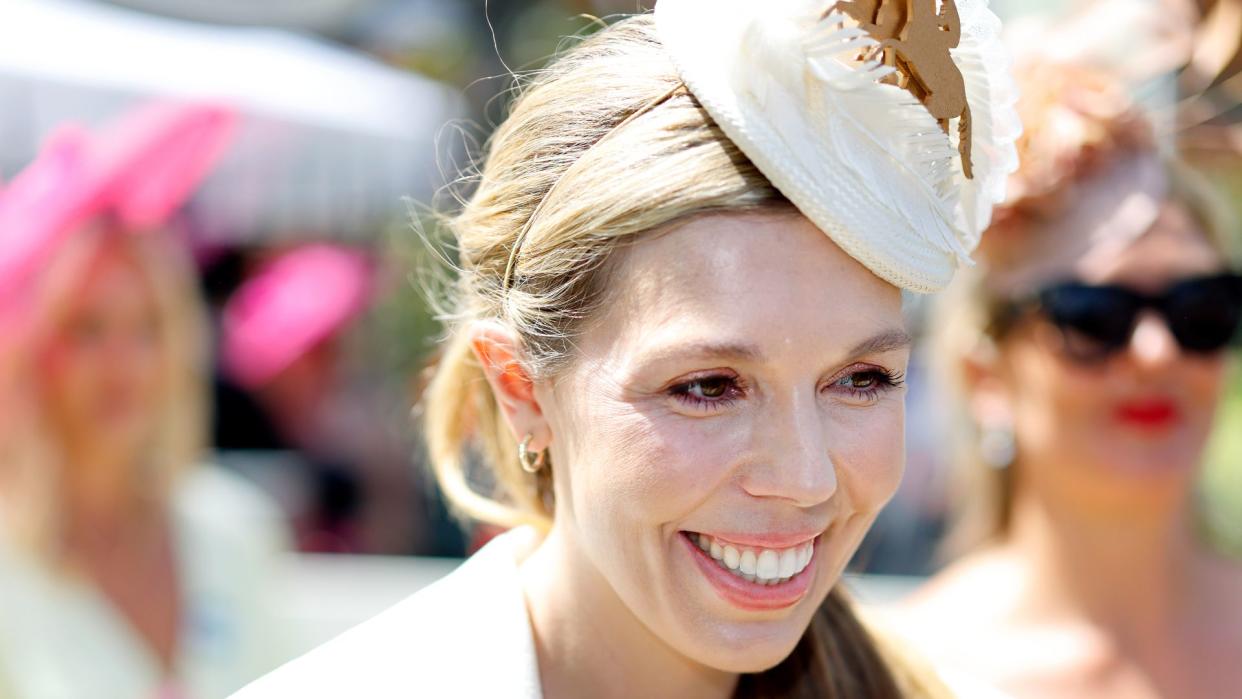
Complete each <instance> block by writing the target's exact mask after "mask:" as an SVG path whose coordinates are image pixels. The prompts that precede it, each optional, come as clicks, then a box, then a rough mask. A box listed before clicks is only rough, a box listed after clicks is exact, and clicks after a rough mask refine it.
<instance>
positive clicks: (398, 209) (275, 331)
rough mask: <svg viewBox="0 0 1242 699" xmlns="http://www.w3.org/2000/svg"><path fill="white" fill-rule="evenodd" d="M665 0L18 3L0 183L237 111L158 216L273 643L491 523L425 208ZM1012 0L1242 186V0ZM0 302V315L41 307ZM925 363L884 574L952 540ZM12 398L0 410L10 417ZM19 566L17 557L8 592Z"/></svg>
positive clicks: (2, 112)
mask: <svg viewBox="0 0 1242 699" xmlns="http://www.w3.org/2000/svg"><path fill="white" fill-rule="evenodd" d="M650 4H651V3H650V2H647V1H644V2H637V1H636V0H611V1H608V0H496V1H493V2H490V3H487V2H485V1H484V0H271V1H269V2H263V3H255V2H249V1H246V0H112V1H105V0H94V1H91V0H3V2H0V193H4V192H5V191H6V189H8V188H10V187H11V188H12V190H17V189H18V188H19V187H18V182H17V180H15V179H14V178H15V177H16V176H17V175H18V174H19V173H22V172H23V170H24V169H26V168H28V167H30V166H31V164H32V163H33V162H35V161H36V159H37V157H38V156H39V154H40V153H41V152H45V150H44V149H46V148H47V147H48V144H49V142H50V141H49V140H50V139H52V140H53V141H54V138H55V137H56V135H57V134H58V133H60V132H61V131H62V130H63V129H64V128H65V125H66V124H78V125H81V126H82V127H85V128H86V129H87V130H89V131H91V132H92V133H96V134H113V135H115V134H116V133H119V132H117V131H115V130H109V129H113V126H111V125H115V124H117V123H119V122H118V120H121V119H123V117H124V116H125V115H126V114H129V113H132V111H133V110H135V109H136V108H139V107H140V106H142V105H145V104H150V103H152V102H153V101H161V100H185V99H195V100H210V101H211V102H213V103H218V104H222V105H226V106H227V107H228V109H229V113H230V116H229V134H228V139H227V146H226V147H223V148H222V150H221V151H220V152H219V153H216V154H213V155H212V159H211V164H210V168H209V169H208V171H206V172H204V173H203V176H202V178H201V182H196V183H195V186H194V187H193V191H192V193H187V194H186V195H185V196H184V197H182V198H181V199H183V200H178V202H177V203H178V206H176V207H175V211H170V212H169V213H168V214H167V215H166V216H162V217H160V219H159V220H158V228H159V232H158V235H164V236H167V237H169V238H171V239H175V240H176V241H178V245H179V247H180V248H181V249H183V250H184V251H186V257H187V264H186V266H185V267H184V269H185V270H186V273H187V274H192V275H193V282H194V284H195V286H196V287H197V293H198V294H199V295H201V298H202V299H203V300H204V301H205V323H204V327H205V329H206V331H207V336H208V337H209V340H207V341H206V342H205V347H206V349H207V350H208V353H207V354H208V355H209V356H210V357H211V358H212V359H211V360H210V362H209V366H210V367H211V370H210V381H209V382H207V383H208V384H209V386H208V387H207V389H206V390H207V392H208V394H209V396H210V400H209V401H208V406H209V407H208V408H207V414H208V415H209V416H210V421H209V422H210V425H211V428H210V431H209V433H208V434H206V435H205V437H204V439H205V441H206V444H207V446H208V447H209V452H208V457H207V461H209V462H210V463H211V464H212V465H213V466H212V468H213V469H215V470H219V471H222V472H224V473H227V474H228V475H229V477H230V478H232V477H237V478H240V479H242V480H243V481H244V482H245V483H246V484H248V486H253V487H254V488H256V489H257V490H258V491H260V492H261V493H263V495H264V496H265V497H266V499H267V500H268V501H270V503H271V504H272V505H273V507H274V508H276V509H275V512H276V513H277V515H278V519H279V521H278V522H276V523H274V524H271V525H270V530H271V531H272V532H275V533H273V535H272V536H273V538H274V539H275V540H277V541H280V542H283V543H281V544H280V545H278V546H275V547H274V548H287V549H288V550H289V551H293V552H294V553H288V554H281V555H279V556H277V558H278V561H279V562H278V563H277V564H275V567H274V568H273V569H272V570H273V571H274V572H272V573H271V576H270V578H269V579H268V580H267V582H269V583H270V584H271V586H272V587H273V590H272V591H270V595H269V597H267V598H266V599H268V600H269V601H268V602H265V604H270V605H272V613H273V614H274V615H275V616H276V617H277V618H278V619H279V624H278V625H279V626H280V627H281V628H283V629H286V630H287V631H286V632H285V633H284V634H283V636H284V637H283V638H282V639H281V641H280V642H279V644H278V646H277V647H276V648H275V649H274V650H273V651H272V653H271V657H270V658H268V660H267V661H266V663H267V665H268V666H270V665H271V664H274V663H275V662H278V661H279V660H280V659H282V658H288V657H291V656H293V655H296V654H298V653H299V652H301V651H303V650H305V649H307V648H309V647H311V646H313V645H315V644H317V643H319V642H321V641H323V640H326V638H328V637H330V636H332V635H334V634H335V633H336V632H338V631H340V630H342V629H344V628H345V627H347V626H349V625H352V624H353V623H356V622H357V621H360V620H362V619H364V618H366V617H367V616H369V615H371V614H374V613H376V612H378V611H380V610H381V609H383V608H385V607H386V606H388V605H389V604H391V603H392V602H395V601H396V600H398V599H400V598H402V597H404V596H406V595H408V594H410V593H411V592H413V591H414V590H415V589H417V588H418V587H419V586H421V585H423V584H426V583H427V582H429V581H431V580H434V579H435V578H437V577H439V576H440V575H442V574H444V573H445V572H447V571H448V570H451V568H452V567H453V566H454V565H455V563H456V561H457V559H459V558H460V557H461V556H463V555H466V554H467V553H468V552H469V551H471V550H473V548H475V547H477V545H478V544H479V543H480V542H481V541H483V540H485V539H486V538H487V536H489V534H491V533H490V532H480V531H473V530H471V529H463V528H462V527H460V526H459V524H458V523H456V522H455V521H454V520H453V519H452V518H451V516H450V515H449V513H448V512H447V511H446V509H445V507H444V505H443V503H442V502H441V500H440V499H439V497H438V496H437V494H436V492H435V488H434V486H433V484H432V479H431V477H430V475H429V473H428V472H427V471H426V469H425V467H424V464H423V456H422V451H421V448H420V445H419V433H418V427H417V421H416V419H415V415H414V410H413V409H414V406H415V405H416V402H417V396H418V389H419V386H420V372H421V370H422V368H423V367H424V366H425V364H426V362H427V361H428V360H429V359H430V358H431V357H432V354H433V352H434V350H435V346H436V342H437V339H438V337H439V335H438V326H437V323H436V322H435V320H434V318H433V314H432V312H431V310H430V309H429V308H428V305H427V302H426V298H425V294H424V293H423V290H424V288H425V287H426V286H427V285H429V284H431V283H432V282H431V280H430V278H429V277H426V276H425V275H426V273H427V270H428V269H429V268H430V266H431V265H432V263H433V262H434V260H433V259H432V257H431V256H430V255H429V254H428V249H427V245H426V244H425V242H424V238H423V237H422V235H420V231H423V230H426V229H428V228H429V227H431V226H434V219H433V211H435V210H437V209H438V210H444V208H445V207H446V206H450V205H451V197H450V196H449V195H448V194H447V193H446V190H445V189H444V188H445V186H446V185H447V184H449V183H450V182H452V181H453V179H454V178H456V177H457V175H458V174H459V173H460V172H461V171H462V169H463V168H465V167H466V166H467V165H468V164H469V162H470V158H471V157H472V155H474V154H477V152H478V149H479V146H480V144H481V143H483V142H484V141H485V139H486V138H487V135H488V131H489V129H490V128H491V127H492V126H493V125H495V124H496V123H497V122H498V121H499V120H500V119H502V118H503V115H504V113H505V105H506V103H507V99H508V92H507V90H508V89H509V88H510V87H511V84H512V83H511V79H510V75H509V73H510V71H516V72H521V71H522V70H529V69H532V68H537V67H538V66H539V65H541V63H542V62H544V61H545V60H546V59H547V58H548V57H549V56H551V55H552V54H553V53H554V52H555V51H556V50H557V47H558V46H560V45H562V44H563V43H564V42H565V41H567V37H572V36H581V35H584V34H588V33H590V32H592V31H594V30H596V29H598V27H600V26H602V25H601V22H600V20H599V19H597V18H600V17H604V18H606V17H608V16H610V15H614V14H617V13H625V12H633V11H636V10H639V9H643V8H644V7H647V6H649V5H650ZM993 7H994V9H996V10H997V12H998V14H1000V15H1001V16H1002V18H1003V19H1005V20H1006V22H1007V23H1009V24H1008V32H1009V34H1010V35H1011V37H1012V41H1013V42H1014V45H1015V46H1020V45H1021V44H1022V42H1023V41H1024V37H1026V36H1042V35H1044V34H1042V33H1041V32H1045V31H1047V27H1048V26H1055V27H1058V29H1057V31H1058V32H1060V36H1063V37H1065V39H1064V45H1063V46H1060V49H1059V50H1063V52H1064V53H1065V54H1066V55H1072V54H1074V53H1075V52H1080V53H1084V54H1090V55H1091V57H1092V60H1096V61H1100V62H1103V63H1106V64H1109V65H1110V66H1112V67H1114V68H1116V69H1118V70H1120V71H1122V72H1124V73H1126V75H1127V78H1128V79H1129V80H1130V81H1131V85H1132V88H1133V90H1134V94H1135V96H1136V97H1137V99H1139V100H1140V101H1141V102H1142V103H1143V104H1145V105H1147V106H1148V108H1149V109H1150V110H1151V111H1152V113H1153V114H1154V115H1155V117H1156V118H1157V119H1158V120H1161V121H1160V123H1162V124H1163V126H1164V128H1163V129H1162V131H1161V134H1162V135H1161V137H1162V138H1164V139H1166V140H1167V141H1168V147H1169V148H1175V149H1177V150H1178V151H1179V152H1180V153H1181V154H1182V155H1183V157H1185V158H1186V159H1187V160H1189V161H1190V162H1191V163H1192V164H1193V165H1195V166H1196V167H1197V168H1199V169H1200V170H1201V171H1203V172H1205V173H1207V174H1208V175H1209V177H1210V180H1211V182H1212V184H1213V185H1214V186H1215V187H1217V188H1218V189H1219V190H1220V192H1221V193H1222V194H1224V195H1225V196H1226V197H1227V200H1228V201H1229V202H1231V203H1232V204H1233V205H1234V206H1236V205H1237V204H1238V202H1240V201H1242V126H1240V125H1239V123H1240V122H1242V108H1240V107H1239V106H1238V105H1239V103H1240V102H1242V78H1240V77H1239V72H1240V69H1242V58H1240V54H1239V51H1238V45H1239V40H1240V37H1242V9H1240V6H1239V4H1238V3H1235V2H1209V1H1207V0H1198V1H1197V2H1192V1H1189V0H1187V2H1173V1H1172V0H1167V1H1163V0H1150V1H1147V2H1145V1H1143V0H1128V1H1126V2H1120V1H1116V0H1094V1H1092V2H1082V1H1079V2H1069V1H1068V0H1065V1H1064V2H1049V1H1047V0H1040V1H1039V2H1036V1H1035V0H1004V1H997V2H994V3H993ZM1093 13H1094V14H1093ZM1104 17H1109V18H1114V19H1115V18H1118V17H1122V18H1124V21H1122V22H1116V24H1119V25H1124V27H1121V26H1105V25H1106V24H1109V22H1105V21H1103V20H1102V19H1101V18H1104ZM117 138H118V139H119V138H120V137H119V136H118V137H117ZM118 142H119V141H118ZM105 145H106V144H105ZM23 184H25V185H29V183H28V182H27V183H23ZM109 191H111V190H109ZM0 196H2V195H0ZM4 220H6V219H4V218H3V217H0V222H2V221H4ZM7 233H8V231H6V230H4V229H3V228H0V269H6V268H4V267H3V260H4V255H3V250H4V248H5V246H6V245H9V246H10V247H13V246H18V247H20V244H21V243H20V241H16V242H14V240H13V236H7V235H6V234H7ZM161 264H162V263H161ZM167 264H169V265H171V264H172V262H168V263H167ZM0 290H6V287H4V286H3V285H2V284H0ZM5 293H12V294H16V293H18V292H16V291H12V290H6V291H5ZM0 322H4V323H6V325H5V326H0V337H3V335H6V334H7V335H10V337H11V338H16V337H17V336H18V335H19V334H20V332H22V331H21V329H20V328H19V327H18V325H17V324H16V321H10V320H9V319H7V317H5V316H0ZM1231 376H1236V372H1235V373H1234V374H1233V375H1231ZM1230 381H1231V382H1232V384H1231V387H1230V388H1229V391H1228V397H1227V399H1226V404H1225V407H1224V409H1223V411H1222V413H1221V415H1220V417H1219V418H1218V421H1217V425H1218V426H1217V429H1216V433H1215V436H1214V438H1213V441H1212V446H1211V448H1210V451H1209V455H1208V457H1207V465H1206V468H1205V470H1204V476H1203V482H1202V486H1201V494H1202V499H1203V502H1204V510H1203V511H1204V513H1205V515H1204V517H1203V527H1204V531H1205V533H1206V535H1207V536H1209V537H1210V538H1211V539H1212V540H1213V541H1214V542H1216V544H1217V545H1219V546H1220V547H1221V548H1222V549H1223V550H1227V551H1232V552H1234V554H1236V555H1239V556H1242V379H1238V378H1231V379H1230ZM909 384H910V394H909V415H908V422H909V436H908V449H909V461H908V470H907V474H906V477H905V481H904V483H903V485H902V488H901V490H900V491H899V493H898V495H897V496H896V498H895V499H894V501H893V503H892V505H891V506H890V507H889V508H888V509H887V510H886V511H885V513H884V514H883V516H882V517H881V519H880V521H879V522H878V524H877V526H876V528H875V530H874V531H873V532H872V534H871V535H870V536H869V538H868V540H867V541H866V542H865V543H864V545H863V547H862V549H861V550H860V552H859V555H858V558H857V560H856V562H855V569H856V571H857V572H858V573H859V574H866V575H867V577H866V578H865V579H864V580H865V581H864V582H863V583H862V584H863V587H864V588H866V589H869V590H871V591H872V594H873V595H874V596H875V597H876V598H877V599H879V598H884V597H885V596H887V595H891V594H893V591H895V590H901V589H904V588H905V587H907V586H908V585H909V584H910V583H909V582H908V581H907V580H906V579H905V578H906V577H907V576H926V575H928V574H929V573H931V572H932V571H934V570H935V569H936V568H937V567H938V566H939V565H940V564H941V563H942V560H941V559H940V558H938V551H939V550H940V548H939V544H940V541H941V537H942V536H943V534H944V532H945V529H946V517H947V516H948V515H947V512H948V505H947V502H948V501H947V495H946V493H947V492H948V487H949V477H948V474H949V471H950V468H949V466H950V463H949V462H950V460H951V455H950V452H949V450H948V448H947V446H948V445H947V444H946V443H945V440H944V439H943V437H942V435H944V434H945V433H946V430H947V427H946V424H945V420H946V416H945V411H944V410H941V409H940V408H941V406H942V402H941V400H940V399H939V396H940V395H941V393H940V391H939V390H938V388H937V386H936V383H935V381H934V380H933V378H932V376H931V372H930V370H929V369H928V367H927V364H926V361H925V358H924V357H922V356H916V357H915V359H914V362H913V364H912V366H911V370H910V374H909ZM10 408H12V409H13V411H20V406H18V407H15V408H14V407H13V406H10ZM16 414H17V413H16V412H9V413H5V412H3V411H2V410H0V418H5V419H9V420H11V421H12V422H11V424H12V425H16V424H17V421H18V420H19V419H20V416H17V417H15V415H16ZM2 429H3V428H0V432H2ZM3 456H4V455H3V454H2V453H0V458H3ZM0 487H3V486H2V484H0ZM11 580H12V579H11V578H4V577H2V576H0V596H3V595H4V594H5V592H3V588H4V586H6V585H10V584H16V583H12V582H11ZM868 586H870V587H868ZM135 594H141V590H139V591H138V593H135ZM66 623H70V622H66ZM152 624H153V628H154V627H155V626H158V624H156V622H152ZM5 628H6V627H5V626H3V625H0V634H3V633H4V632H5ZM3 645H4V644H3V643H0V648H3ZM2 667H3V666H2V665H0V668H2ZM254 667H256V668H258V667H262V665H261V664H260V665H256V666H254ZM0 677H3V671H2V669H0ZM227 684H228V683H227V682H223V683H222V684H221V685H219V686H227ZM2 686H3V685H0V687H2ZM0 694H2V691H0Z"/></svg>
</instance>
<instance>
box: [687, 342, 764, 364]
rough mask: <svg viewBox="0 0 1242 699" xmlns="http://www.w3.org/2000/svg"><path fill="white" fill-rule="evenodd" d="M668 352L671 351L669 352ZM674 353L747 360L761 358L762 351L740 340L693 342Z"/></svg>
mask: <svg viewBox="0 0 1242 699" xmlns="http://www.w3.org/2000/svg"><path fill="white" fill-rule="evenodd" d="M669 354H673V353H671V352H670V353H669ZM676 354H677V355H679V356H693V357H709V358H713V359H714V358H720V359H745V360H748V361H759V360H762V359H763V352H762V351H760V349H759V346H758V345H751V344H745V343H740V342H695V343H691V344H689V345H685V346H683V347H679V348H677V350H676Z"/></svg>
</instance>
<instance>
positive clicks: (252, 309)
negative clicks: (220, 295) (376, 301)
mask: <svg viewBox="0 0 1242 699" xmlns="http://www.w3.org/2000/svg"><path fill="white" fill-rule="evenodd" d="M372 272H373V270H372V265H371V263H370V262H369V261H368V260H367V258H366V257H364V256H363V255H362V254H360V253H358V252H354V251H351V250H348V249H346V248H341V247H337V246H333V245H325V244H316V245H308V246H306V247H302V248H298V249H296V250H293V251H292V252H289V253H286V254H284V255H282V256H281V257H280V258H278V259H276V260H275V261H273V262H271V263H270V264H268V265H267V266H265V267H264V268H263V269H262V270H260V271H259V273H258V274H256V275H255V276H254V277H252V278H251V279H249V280H247V281H246V282H245V283H244V284H243V285H242V286H241V288H240V289H238V290H237V292H236V293H235V294H233V297H232V298H230V299H229V301H228V303H227V304H226V305H225V308H224V316H223V323H222V325H223V327H222V334H223V348H222V350H221V360H222V364H223V367H224V370H225V372H226V373H228V375H229V376H231V377H232V378H233V379H234V380H235V381H237V382H238V383H239V384H241V385H243V386H246V387H248V388H255V387H258V386H261V385H263V384H265V383H267V382H268V381H270V380H271V379H272V378H274V377H275V376H276V375H277V374H279V373H280V372H281V371H283V370H284V369H285V368H287V367H288V366H289V365H290V364H292V363H293V362H294V361H295V360H297V359H298V358H299V357H301V356H302V355H304V354H305V353H306V352H308V351H310V350H311V349H312V348H313V347H314V346H315V345H317V344H318V343H320V342H321V341H323V340H324V339H326V338H328V337H330V336H331V335H332V334H334V333H335V332H337V331H338V330H340V329H341V328H342V327H343V326H344V325H345V324H346V323H348V322H349V321H350V320H352V319H353V318H354V317H356V316H357V315H358V314H360V313H361V312H362V311H363V310H364V309H365V308H366V306H367V303H368V302H369V301H370V296H371V276H372Z"/></svg>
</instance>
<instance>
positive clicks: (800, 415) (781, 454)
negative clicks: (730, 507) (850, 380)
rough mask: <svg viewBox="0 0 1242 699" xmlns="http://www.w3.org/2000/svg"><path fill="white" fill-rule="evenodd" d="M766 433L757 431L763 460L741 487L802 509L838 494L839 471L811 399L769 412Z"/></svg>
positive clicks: (819, 413) (800, 399)
mask: <svg viewBox="0 0 1242 699" xmlns="http://www.w3.org/2000/svg"><path fill="white" fill-rule="evenodd" d="M767 423H768V425H767V429H764V430H759V431H757V435H758V436H759V438H760V439H762V440H764V442H765V443H764V444H763V445H762V446H761V448H760V449H759V450H758V453H760V454H762V455H763V458H762V459H761V460H759V461H756V462H755V463H754V465H753V466H752V467H750V468H749V469H748V471H747V473H746V476H745V479H744V480H743V488H744V489H745V490H746V492H747V493H749V494H750V495H753V496H755V497H765V498H779V499H782V500H788V501H791V502H793V503H795V504H797V505H798V506H800V507H813V506H815V505H819V504H821V503H823V502H825V501H827V500H828V499H829V498H831V497H832V496H833V495H834V494H835V493H836V492H837V470H836V464H834V463H833V460H832V456H831V445H830V443H829V441H830V440H829V435H828V432H829V430H828V428H827V426H826V424H825V421H824V416H823V414H822V410H821V408H820V406H819V405H818V403H817V401H816V398H815V395H814V393H813V392H812V395H811V396H809V397H808V396H800V397H797V398H791V399H790V400H788V401H786V406H785V409H778V410H775V411H773V412H772V414H771V415H770V416H769V417H768V420H767Z"/></svg>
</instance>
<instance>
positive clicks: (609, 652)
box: [521, 527, 737, 699]
mask: <svg viewBox="0 0 1242 699" xmlns="http://www.w3.org/2000/svg"><path fill="white" fill-rule="evenodd" d="M521 576H522V586H523V589H524V591H525V594H526V603H527V608H528V611H529V613H530V617H531V625H532V627H533V629H534V635H535V646H536V649H537V652H538V655H539V674H540V680H541V683H542V685H543V692H544V696H545V697H547V699H562V697H577V696H592V697H612V696H617V697H634V696H641V697H652V698H653V699H659V698H660V697H689V698H692V699H693V698H702V699H721V698H723V697H729V696H731V695H732V693H733V690H734V688H735V687H736V685H737V675H736V674H733V673H724V672H720V671H718V670H714V669H711V668H707V667H704V666H703V665H701V664H699V663H696V662H694V661H692V660H690V659H689V658H687V657H685V656H684V655H682V654H680V653H678V652H677V651H676V650H675V649H673V648H671V647H670V646H668V645H667V644H666V643H664V642H663V641H662V640H660V639H659V638H657V637H656V636H655V635H654V634H653V633H652V632H651V631H650V630H649V629H648V628H647V627H646V626H645V625H644V624H643V623H642V622H641V621H639V620H638V619H637V618H636V617H635V616H634V615H633V613H632V612H631V611H630V610H629V608H628V607H626V605H625V604H624V602H622V601H621V599H620V598H618V597H617V595H616V592H615V591H614V590H613V588H612V586H611V585H609V584H608V581H607V580H606V579H604V577H603V576H602V575H601V574H600V572H599V570H598V569H597V568H595V566H594V564H592V563H591V562H590V561H589V560H587V559H586V558H585V556H583V554H582V552H581V551H576V550H574V549H573V547H572V544H571V543H570V542H569V541H568V539H567V537H565V536H563V535H562V534H561V533H560V532H559V530H558V529H557V528H555V527H554V528H553V529H552V531H551V532H550V533H549V534H548V537H547V539H545V541H544V542H543V543H542V545H540V546H539V548H538V549H536V550H535V552H534V553H532V554H531V556H530V557H529V558H528V559H527V560H526V561H525V562H524V563H523V564H522V568H521Z"/></svg>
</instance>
